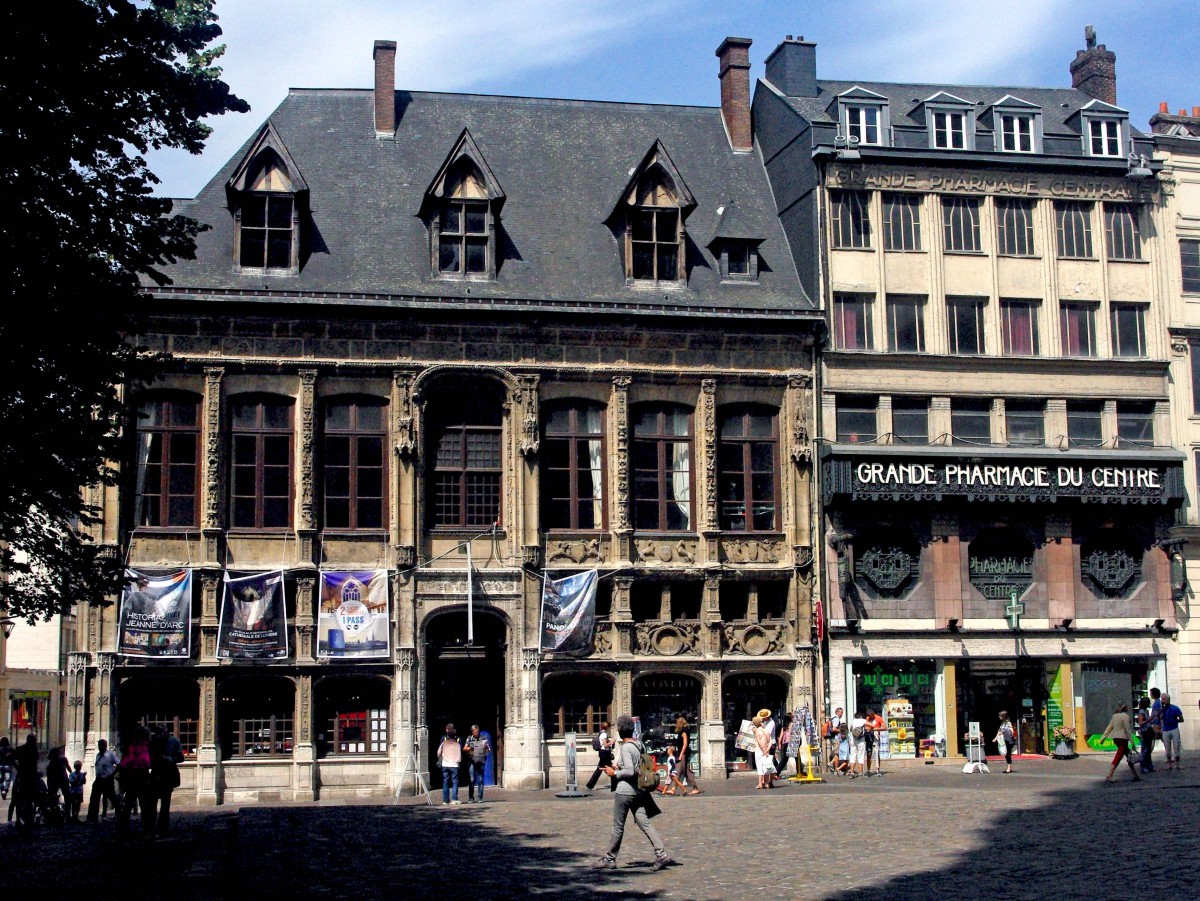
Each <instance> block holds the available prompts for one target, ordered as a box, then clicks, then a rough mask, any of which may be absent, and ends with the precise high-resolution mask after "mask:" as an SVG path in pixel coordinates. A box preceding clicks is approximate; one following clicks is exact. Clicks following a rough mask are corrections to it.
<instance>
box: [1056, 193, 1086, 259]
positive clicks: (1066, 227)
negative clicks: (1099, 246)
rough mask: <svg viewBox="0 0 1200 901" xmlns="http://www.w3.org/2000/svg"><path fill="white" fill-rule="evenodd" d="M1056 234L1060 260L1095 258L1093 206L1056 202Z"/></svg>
mask: <svg viewBox="0 0 1200 901" xmlns="http://www.w3.org/2000/svg"><path fill="white" fill-rule="evenodd" d="M1054 232H1055V237H1056V246H1057V249H1058V256H1059V259H1063V260H1091V259H1094V258H1095V254H1094V253H1093V252H1092V204H1090V203H1076V202H1074V201H1067V200H1060V201H1055V203H1054Z"/></svg>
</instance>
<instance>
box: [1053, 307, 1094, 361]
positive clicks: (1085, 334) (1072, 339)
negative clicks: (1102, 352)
mask: <svg viewBox="0 0 1200 901" xmlns="http://www.w3.org/2000/svg"><path fill="white" fill-rule="evenodd" d="M1058 322H1059V333H1060V336H1061V339H1062V352H1063V354H1064V355H1065V356H1068V357H1094V356H1095V355H1096V308H1095V307H1094V306H1093V305H1092V304H1076V303H1064V304H1061V305H1060V306H1059V319H1058Z"/></svg>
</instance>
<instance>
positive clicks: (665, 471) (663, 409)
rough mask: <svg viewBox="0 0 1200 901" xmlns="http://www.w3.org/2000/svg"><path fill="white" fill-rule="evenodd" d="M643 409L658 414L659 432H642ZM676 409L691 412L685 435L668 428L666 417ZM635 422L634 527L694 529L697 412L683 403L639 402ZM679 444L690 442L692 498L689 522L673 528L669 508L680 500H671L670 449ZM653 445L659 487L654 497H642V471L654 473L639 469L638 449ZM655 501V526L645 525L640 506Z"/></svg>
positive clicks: (641, 530)
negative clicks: (640, 426) (640, 478)
mask: <svg viewBox="0 0 1200 901" xmlns="http://www.w3.org/2000/svg"><path fill="white" fill-rule="evenodd" d="M643 412H652V413H654V414H655V418H656V425H655V431H653V432H650V433H641V434H639V431H638V425H639V423H638V420H639V419H640V418H641V414H642V413H643ZM676 412H686V413H687V427H686V429H685V434H684V435H673V434H670V433H669V432H667V431H666V417H668V416H670V415H672V414H673V413H676ZM631 420H632V422H633V428H632V429H631V431H632V432H633V441H632V447H631V450H632V451H633V456H632V463H631V466H630V469H631V471H632V473H633V486H632V490H631V491H630V495H631V498H630V500H631V503H632V505H633V520H634V529H635V530H636V531H639V532H694V531H695V527H696V439H695V434H696V433H695V411H694V410H692V409H690V408H688V407H684V406H682V405H680V404H662V403H647V404H641V405H639V406H638V407H637V408H636V409H635V411H634V413H633V415H632V416H631ZM675 444H686V445H687V448H688V501H687V507H688V509H687V523H686V524H685V525H683V526H682V527H672V526H671V521H670V511H669V507H670V505H672V504H675V505H676V506H678V501H677V500H673V499H669V497H668V496H669V493H670V492H673V491H674V488H673V486H671V485H670V484H669V482H670V479H671V476H672V474H673V470H672V469H671V467H670V462H671V460H670V458H669V456H668V453H669V449H670V447H671V446H672V445H675ZM646 445H649V446H651V447H653V449H654V456H655V459H656V467H655V469H654V470H653V473H654V482H655V486H656V496H655V497H654V498H647V497H642V496H641V495H640V494H639V491H638V473H639V472H651V471H652V470H649V469H638V468H636V467H637V462H638V460H637V456H638V455H637V450H638V447H639V446H646ZM651 500H652V501H653V502H654V505H655V507H656V522H655V524H654V525H641V524H640V523H641V520H639V518H638V513H639V509H640V508H641V507H642V506H643V505H645V504H646V502H647V501H651Z"/></svg>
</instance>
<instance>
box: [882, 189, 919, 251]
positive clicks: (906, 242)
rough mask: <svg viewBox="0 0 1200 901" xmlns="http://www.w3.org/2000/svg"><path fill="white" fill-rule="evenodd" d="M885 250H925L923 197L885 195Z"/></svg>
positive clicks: (895, 194)
mask: <svg viewBox="0 0 1200 901" xmlns="http://www.w3.org/2000/svg"><path fill="white" fill-rule="evenodd" d="M883 249H884V250H889V251H893V252H897V251H901V252H902V251H919V250H924V249H925V248H924V245H923V244H922V241H921V197H920V195H916V194H897V193H891V192H887V193H884V195H883Z"/></svg>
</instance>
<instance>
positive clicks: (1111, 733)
mask: <svg viewBox="0 0 1200 901" xmlns="http://www.w3.org/2000/svg"><path fill="white" fill-rule="evenodd" d="M1132 734H1133V725H1132V724H1131V723H1130V722H1129V705H1128V704H1118V705H1117V711H1116V713H1114V714H1113V715H1112V719H1111V720H1109V721H1108V726H1106V727H1105V729H1104V734H1103V735H1102V736H1101V737H1100V740H1101V741H1103V740H1104V739H1106V738H1111V739H1112V740H1113V744H1115V745H1116V746H1117V753H1116V754H1114V755H1113V759H1112V766H1111V767H1109V770H1108V779H1107V780H1106V781H1108V782H1116V781H1117V780H1116V779H1114V778H1113V776H1114V775H1115V774H1116V772H1117V767H1118V766H1119V765H1120V763H1121V760H1122V758H1123V759H1124V760H1125V762H1126V763H1127V764H1129V772H1131V773H1133V781H1134V782H1141V781H1142V777H1141V776H1139V775H1138V772H1137V767H1135V766H1134V765H1133V759H1132V758H1131V757H1130V756H1129V737H1130V736H1131V735H1132Z"/></svg>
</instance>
